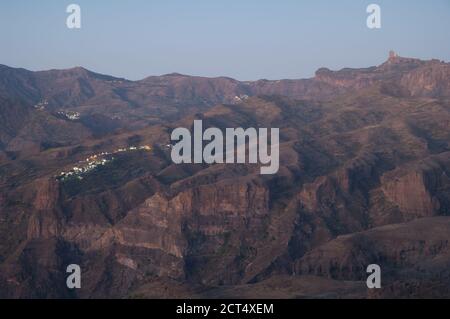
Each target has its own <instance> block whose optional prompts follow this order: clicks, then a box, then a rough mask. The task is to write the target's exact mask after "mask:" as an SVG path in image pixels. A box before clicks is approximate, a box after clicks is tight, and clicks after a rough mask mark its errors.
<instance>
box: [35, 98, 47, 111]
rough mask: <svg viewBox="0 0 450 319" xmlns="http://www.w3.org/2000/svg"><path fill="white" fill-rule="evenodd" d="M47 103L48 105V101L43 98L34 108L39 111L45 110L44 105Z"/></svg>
mask: <svg viewBox="0 0 450 319" xmlns="http://www.w3.org/2000/svg"><path fill="white" fill-rule="evenodd" d="M47 105H48V101H47V100H45V99H44V100H42V101H40V102H39V103H38V104H35V105H34V108H35V109H37V110H39V111H43V110H45V107H46V106H47Z"/></svg>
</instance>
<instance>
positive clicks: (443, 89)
mask: <svg viewBox="0 0 450 319" xmlns="http://www.w3.org/2000/svg"><path fill="white" fill-rule="evenodd" d="M196 119H201V120H202V121H203V123H204V126H205V127H218V128H226V127H244V128H246V127H277V128H280V170H279V172H278V173H277V174H276V175H272V176H270V175H268V176H262V175H260V174H259V168H258V167H257V165H250V164H236V165H227V164H214V165H206V164H182V165H176V164H173V163H172V161H171V158H170V144H171V141H170V133H171V131H172V130H173V129H174V128H176V127H192V125H193V121H194V120H196ZM449 216H450V64H449V63H446V62H443V61H439V60H429V61H423V60H419V59H414V58H404V57H400V56H397V55H395V54H391V55H390V56H389V59H388V60H387V61H386V62H384V63H383V64H381V65H379V66H373V67H369V68H361V69H351V68H346V69H342V70H339V71H331V70H329V69H326V68H321V69H319V70H318V71H317V72H316V75H315V77H313V78H311V79H301V80H278V81H269V80H259V81H250V82H249V81H245V82H242V81H237V80H234V79H231V78H226V77H218V78H205V77H195V76H187V75H181V74H176V73H174V74H167V75H163V76H151V77H147V78H145V79H143V80H140V81H129V80H126V79H122V78H116V77H112V76H107V75H102V74H98V73H95V72H91V71H89V70H86V69H84V68H80V67H77V68H72V69H67V70H50V71H39V72H32V71H28V70H25V69H17V68H11V67H8V66H3V65H1V66H0V297H4V298H95V297H97V298H222V297H228V298H230V297H231V298H267V297H271V298H347V297H354V298H406V297H450V270H449V269H450V267H449V266H450V244H449V241H450V217H449ZM74 263H75V264H79V265H80V266H81V269H82V288H81V289H76V290H69V289H68V288H67V287H66V277H67V274H66V267H67V265H69V264H74ZM369 264H379V265H380V266H381V269H382V272H383V275H382V288H381V289H375V290H369V289H367V286H366V278H367V276H368V275H367V273H366V267H367V266H368V265H369Z"/></svg>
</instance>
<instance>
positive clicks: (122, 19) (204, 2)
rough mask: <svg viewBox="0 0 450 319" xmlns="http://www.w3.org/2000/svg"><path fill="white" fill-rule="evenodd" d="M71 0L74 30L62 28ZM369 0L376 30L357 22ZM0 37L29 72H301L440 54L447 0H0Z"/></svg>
mask: <svg viewBox="0 0 450 319" xmlns="http://www.w3.org/2000/svg"><path fill="white" fill-rule="evenodd" d="M71 3H77V4H79V5H80V6H81V9H82V28H81V29H80V30H70V29H67V27H66V17H67V15H68V14H67V13H66V12H65V9H66V7H67V5H69V4H71ZM370 3H377V4H379V5H380V6H381V9H382V29H381V30H370V29H368V28H367V27H366V18H367V15H368V14H367V13H366V7H367V5H368V4H370ZM0 43H1V48H0V64H6V65H10V66H14V67H24V68H27V69H31V70H44V69H51V68H69V67H73V66H84V67H86V68H88V69H91V70H93V71H96V72H100V73H106V74H110V75H114V76H119V77H126V78H129V79H132V80H135V79H141V78H143V77H146V76H148V75H158V74H165V73H171V72H179V73H185V74H191V75H202V76H221V75H223V76H229V77H233V78H237V79H240V80H255V79H260V78H267V79H280V78H304V77H310V76H312V75H313V74H314V71H315V70H316V69H317V68H319V67H322V66H325V67H329V68H331V69H339V68H342V67H365V66H371V65H376V64H380V63H381V62H383V61H384V60H385V59H386V57H387V53H388V51H389V50H390V49H395V50H396V51H398V53H399V54H400V55H402V56H411V57H419V58H424V59H429V58H438V59H441V60H446V61H450V0H431V1H423V0H383V1H381V0H380V1H377V0H372V1H363V0H342V1H337V0H328V1H326V0H310V1H301V0H272V1H268V0H221V1H218V0H158V1H157V0H126V1H125V0H123V1H119V0H108V1H106V0H104V1H103V0H71V1H65V0H40V1H36V0H14V1H5V0H2V1H1V2H0Z"/></svg>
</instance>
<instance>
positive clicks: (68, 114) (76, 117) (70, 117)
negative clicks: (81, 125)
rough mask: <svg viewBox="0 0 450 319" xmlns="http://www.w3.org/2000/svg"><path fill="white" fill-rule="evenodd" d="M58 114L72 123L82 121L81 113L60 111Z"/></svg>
mask: <svg viewBox="0 0 450 319" xmlns="http://www.w3.org/2000/svg"><path fill="white" fill-rule="evenodd" d="M58 114H59V115H60V116H63V117H65V118H66V119H68V120H71V121H75V120H79V119H80V113H79V112H74V111H67V112H65V111H59V112H58Z"/></svg>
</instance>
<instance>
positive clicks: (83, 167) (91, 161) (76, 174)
mask: <svg viewBox="0 0 450 319" xmlns="http://www.w3.org/2000/svg"><path fill="white" fill-rule="evenodd" d="M137 150H143V151H151V150H152V148H151V146H149V145H143V146H130V147H128V148H119V149H117V150H115V151H113V152H102V153H99V154H95V155H91V156H89V157H88V158H86V160H85V161H81V162H79V163H78V164H77V166H74V167H72V169H71V170H69V171H68V172H61V173H60V174H59V175H58V176H56V179H57V180H59V181H62V182H63V181H65V180H67V179H70V178H76V179H79V180H82V179H83V175H85V174H87V173H89V172H91V171H93V170H94V169H96V168H97V167H99V166H103V165H106V164H107V163H109V162H111V161H113V160H114V156H113V155H114V154H118V153H123V152H130V151H137Z"/></svg>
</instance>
